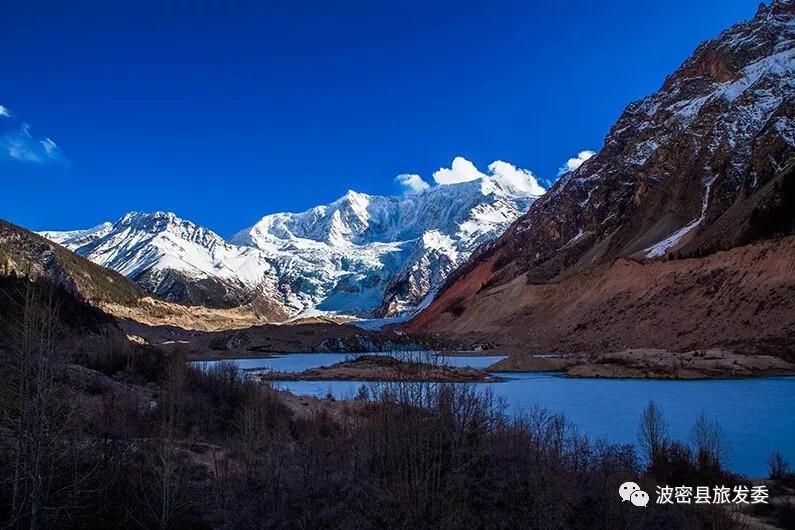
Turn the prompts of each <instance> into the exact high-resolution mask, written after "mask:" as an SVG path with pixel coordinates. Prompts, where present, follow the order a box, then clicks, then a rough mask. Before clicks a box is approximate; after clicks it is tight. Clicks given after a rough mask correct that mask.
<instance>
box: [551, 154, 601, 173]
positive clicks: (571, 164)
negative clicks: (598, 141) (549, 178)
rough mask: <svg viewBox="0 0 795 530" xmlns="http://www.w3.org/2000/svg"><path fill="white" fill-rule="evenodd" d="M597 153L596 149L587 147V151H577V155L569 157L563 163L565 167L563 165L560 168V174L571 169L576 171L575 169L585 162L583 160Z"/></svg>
mask: <svg viewBox="0 0 795 530" xmlns="http://www.w3.org/2000/svg"><path fill="white" fill-rule="evenodd" d="M595 154H596V153H595V152H594V151H590V150H588V149H586V150H585V151H580V152H579V153H577V156H576V157H574V158H569V159H568V160H567V161H566V163H565V164H563V167H561V168H560V169H559V170H558V176H561V175H563V174H564V173H568V172H570V171H574V170H575V169H577V168H578V167H580V166H581V165H582V164H583V162H585V161H586V160H588V159H589V158H591V157H592V156H593V155H595Z"/></svg>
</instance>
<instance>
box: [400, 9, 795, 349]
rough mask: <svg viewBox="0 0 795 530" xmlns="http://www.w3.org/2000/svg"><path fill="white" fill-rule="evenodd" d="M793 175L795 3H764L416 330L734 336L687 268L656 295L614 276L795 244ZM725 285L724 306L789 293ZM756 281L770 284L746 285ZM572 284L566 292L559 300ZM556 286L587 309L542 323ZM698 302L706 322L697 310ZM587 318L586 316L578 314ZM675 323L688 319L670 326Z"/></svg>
mask: <svg viewBox="0 0 795 530" xmlns="http://www.w3.org/2000/svg"><path fill="white" fill-rule="evenodd" d="M793 168H795V0H773V2H771V3H770V5H765V4H761V5H760V6H759V8H758V10H757V12H756V14H755V16H754V17H753V18H752V19H750V20H748V21H745V22H740V23H738V24H735V25H734V26H732V27H730V28H729V29H727V30H725V31H723V32H722V33H721V34H720V35H718V36H717V37H716V38H715V39H713V40H709V41H706V42H704V43H702V44H701V45H699V46H698V48H697V49H696V50H695V51H694V53H693V55H692V56H691V57H690V58H688V59H687V60H686V61H685V62H684V63H683V64H682V65H681V66H680V67H679V68H678V69H677V70H676V71H675V72H674V73H672V74H671V75H670V76H668V78H667V79H665V81H664V82H663V83H662V86H661V88H660V89H659V90H658V91H657V92H655V93H653V94H651V95H649V96H648V97H646V98H644V99H642V100H640V101H637V102H634V103H630V104H629V105H628V106H627V107H626V109H625V110H624V112H623V113H622V115H621V116H620V118H619V120H618V121H617V122H616V123H615V124H614V125H613V127H612V129H611V130H610V132H609V134H608V135H607V137H606V139H605V143H604V145H603V147H602V149H601V150H600V151H599V153H598V154H596V155H595V156H593V157H592V158H590V159H588V160H587V161H585V162H584V163H582V165H580V166H579V167H578V168H577V169H575V170H574V171H572V172H570V173H568V174H566V175H565V176H564V177H562V178H561V179H560V180H559V181H558V182H557V183H556V184H555V185H554V186H553V187H552V188H551V189H550V191H549V192H548V193H546V194H545V195H544V196H543V197H542V198H540V199H539V200H538V201H536V202H535V203H534V204H533V205H532V206H531V207H530V209H529V211H528V212H527V214H525V215H523V216H521V217H520V218H519V219H518V220H517V221H516V222H514V223H513V224H512V225H511V226H510V228H508V230H507V231H506V232H505V233H504V234H503V235H502V236H501V237H500V238H498V239H495V240H493V241H492V242H490V243H488V244H487V245H484V246H482V247H480V248H479V249H478V250H477V251H476V252H475V253H474V254H473V255H472V257H471V258H470V260H469V261H468V262H467V263H466V264H465V265H464V266H462V267H460V268H459V269H457V270H456V271H455V272H453V273H452V274H451V276H450V278H449V279H448V281H447V282H446V283H445V289H444V290H443V291H442V292H440V293H438V295H437V297H436V298H435V299H434V301H433V303H432V304H430V305H429V306H428V307H427V308H426V309H425V310H424V311H423V312H422V313H420V314H419V315H418V316H417V317H416V319H415V320H414V322H413V324H412V325H411V326H409V329H412V330H414V331H419V330H422V331H433V332H451V333H454V332H458V333H462V334H464V333H467V334H472V335H474V334H476V333H478V332H480V331H485V332H486V333H492V334H493V333H494V330H495V329H498V330H500V333H502V334H503V335H506V336H507V335H508V333H514V334H515V335H514V340H516V341H517V342H521V343H522V344H527V343H528V342H529V341H528V340H527V337H528V334H529V332H528V330H532V333H536V334H537V335H536V337H535V338H534V340H535V341H536V343H540V341H541V340H550V339H549V338H550V337H553V338H554V339H555V340H557V341H558V344H560V343H562V341H565V340H568V338H567V337H568V336H569V335H572V336H574V335H577V333H573V332H572V331H576V332H579V333H580V334H581V335H582V334H583V333H584V330H589V333H593V335H592V337H593V339H592V340H593V343H594V344H597V345H604V344H613V345H616V346H619V347H622V348H623V347H628V346H629V345H630V344H634V345H636V346H637V345H642V346H648V345H649V341H650V338H649V337H644V336H643V334H644V333H648V330H649V328H646V327H643V326H635V325H633V323H631V322H628V321H627V320H625V318H624V317H625V316H628V315H647V314H651V315H654V317H653V318H654V319H656V320H654V319H652V318H651V317H649V318H648V319H647V320H646V321H644V322H643V325H644V326H645V325H649V323H652V324H653V325H652V327H653V326H654V325H658V326H659V328H660V329H655V330H654V331H655V332H658V331H659V332H658V333H656V334H657V335H658V336H659V337H663V336H664V334H663V332H662V328H665V327H666V325H667V328H668V330H669V331H670V330H671V329H673V328H674V327H676V326H679V327H678V328H677V329H676V331H675V332H671V333H670V336H672V337H674V338H671V339H669V342H667V343H663V342H661V341H660V342H658V343H657V344H658V346H655V347H662V346H659V345H660V344H664V347H673V346H671V345H674V344H678V345H677V346H676V347H684V346H687V347H692V346H693V345H698V346H699V347H700V346H703V345H704V344H705V343H706V344H709V342H708V340H711V339H707V340H704V339H703V338H698V339H697V340H696V339H692V338H693V337H695V336H696V335H697V333H696V332H697V330H698V329H702V328H703V329H706V330H710V329H713V330H714V329H722V327H724V326H725V323H726V321H727V318H729V319H731V318H734V316H733V315H729V316H728V317H727V318H724V317H723V316H722V315H721V313H718V312H714V311H713V309H714V308H713V307H712V306H711V305H709V304H708V303H704V300H710V296H711V293H710V292H709V290H708V293H707V295H706V296H705V298H702V299H700V300H699V298H698V296H695V295H694V293H695V292H696V291H697V289H692V290H689V289H685V288H683V287H682V286H681V281H682V278H685V277H687V276H688V274H687V267H686V264H685V265H682V264H680V263H673V264H672V265H671V267H672V268H673V267H676V266H681V268H682V269H684V273H683V274H682V276H681V277H676V276H672V277H668V278H665V280H663V281H660V282H659V283H658V284H653V285H654V287H653V288H650V290H649V291H648V292H645V291H644V289H645V288H646V287H649V286H650V285H652V284H650V283H647V281H650V280H648V278H646V277H645V276H643V274H645V273H638V276H637V277H636V278H634V279H635V280H637V279H638V278H642V280H639V281H636V282H635V284H631V280H632V278H628V281H630V284H624V285H621V284H620V283H619V282H614V283H613V284H610V282H609V281H608V280H606V279H605V278H609V277H611V275H613V277H615V278H620V277H621V276H622V274H621V273H619V272H616V271H618V270H620V267H622V266H623V265H626V264H628V263H629V264H633V263H638V262H640V263H645V262H647V261H652V262H655V263H651V264H650V265H649V266H648V268H647V270H650V269H653V268H654V267H657V266H658V264H657V263H656V261H659V260H661V259H666V260H671V261H679V260H680V259H681V258H693V259H694V260H697V259H702V258H704V257H705V256H710V255H712V254H714V253H716V252H718V251H731V250H733V249H736V248H738V247H743V246H746V245H747V244H748V243H751V242H755V241H760V240H764V239H767V238H773V237H780V236H786V235H790V234H792V230H793V229H792V227H793V226H795V225H793V224H792V218H793V217H792V216H793V213H792V212H793V208H792V201H793V196H794V195H793V191H792V190H793V176H792V175H793V171H794V169H793ZM775 248H776V249H777V250H776V252H781V255H780V256H779V259H780V262H781V263H788V264H790V265H791V264H792V263H793V261H792V257H791V255H789V254H788V253H789V252H790V250H789V249H788V248H787V247H786V246H777V247H775ZM772 252H773V251H772V250H771V251H770V253H771V254H770V255H769V256H768V258H767V259H771V258H772ZM619 258H627V259H624V260H621V259H619ZM727 261H728V260H727ZM735 266H736V267H738V269H737V270H735V271H734V272H735V273H736V276H737V277H744V275H745V273H746V272H747V270H748V269H745V270H743V269H742V267H749V265H748V264H746V263H745V262H743V261H742V260H739V259H738V260H737V264H736V265H735ZM629 268H630V267H626V269H627V270H628V269H629ZM726 270H727V271H728V270H729V269H728V265H727V268H726ZM786 270H789V271H791V267H790V269H786ZM722 272H723V271H720V270H716V271H714V275H715V276H713V277H718V278H722V279H721V281H720V282H719V283H718V285H719V288H720V289H721V293H722V296H721V297H720V298H717V299H716V303H715V306H720V305H723V304H724V303H725V302H724V301H726V300H733V301H734V302H735V303H736V302H737V300H745V299H746V297H747V299H748V300H751V299H753V298H752V297H753V296H760V297H762V299H763V300H764V299H765V298H764V297H766V296H768V297H770V298H771V299H777V298H778V295H773V294H772V293H773V292H775V289H779V288H780V289H781V292H784V285H785V284H786V283H785V282H781V280H779V279H769V280H768V281H769V282H770V283H769V284H765V283H764V282H763V281H760V285H755V286H753V287H751V285H753V284H745V283H743V282H740V281H738V280H734V281H729V280H728V279H724V278H723V276H721V274H722ZM752 276H753V277H756V276H760V274H759V273H757V272H748V277H752ZM762 276H763V277H764V278H762V279H765V278H768V277H767V275H766V274H765V275H762ZM790 278H791V273H790ZM621 279H623V278H621ZM707 279H709V278H707ZM577 282H579V283H577ZM589 282H592V283H589ZM564 284H565V285H567V286H568V287H567V289H568V290H566V289H563V287H560V286H562V285H564ZM509 286H510V287H509ZM551 286H555V287H556V288H561V289H563V290H564V291H565V292H566V293H567V296H572V297H573V298H574V299H575V300H578V303H579V306H578V307H577V306H574V305H571V306H566V307H562V306H565V300H561V301H560V302H561V307H558V308H556V311H554V313H555V315H556V319H555V320H554V322H549V321H547V322H546V323H545V322H544V318H545V316H546V315H549V314H550V311H549V310H548V309H546V308H544V307H543V302H544V301H545V300H547V298H546V297H547V296H550V294H549V293H551V292H553V290H554V289H553V287H551ZM594 286H598V288H597V287H594ZM741 286H742V288H745V289H748V292H747V293H744V292H743V291H742V290H740V287H741ZM724 288H725V290H724ZM611 289H612V290H611ZM666 289H667V290H666ZM754 289H756V291H755V292H754ZM759 289H770V291H767V290H761V291H760V290H759ZM717 290H718V287H715V290H714V291H712V292H717ZM663 293H665V295H664V294H663ZM763 293H768V294H763ZM635 294H637V298H633V297H634V296H635ZM627 300H631V301H632V303H631V304H629V303H628V306H629V308H631V310H627V314H628V315H622V317H621V318H615V314H616V313H615V310H616V306H617V304H620V303H622V301H627ZM718 300H720V301H719V302H718ZM601 302H604V305H599V304H600V303H601ZM589 303H590V304H591V305H588V304H589ZM701 303H704V305H705V306H707V307H708V309H707V310H701V312H699V309H698V308H699V304H701ZM666 304H670V306H666ZM746 305H747V306H750V307H755V306H754V305H753V304H751V303H750V302H747V303H744V304H742V306H743V307H744V306H746ZM766 306H767V302H760V304H759V308H758V309H757V313H758V314H760V315H764V314H765V312H764V311H761V308H763V307H764V308H766V309H767V307H766ZM582 307H587V308H589V310H588V311H587V312H585V313H578V311H580V308H582ZM732 307H734V306H732ZM671 308H674V309H671ZM646 310H648V312H646V313H644V311H646ZM671 311H675V312H677V313H679V314H686V315H688V318H684V319H680V320H674V321H666V320H665V318H666V317H665V316H664V315H665V314H666V313H670V312H671ZM734 313H735V314H738V313H737V311H734ZM599 315H604V318H603V319H602V320H599V318H600V317H599ZM716 315H717V316H716ZM790 316H791V314H790ZM753 318H756V317H754V316H752V317H749V318H748V319H744V320H741V321H734V320H729V321H731V322H732V323H733V326H732V327H733V328H735V329H734V330H729V331H727V334H726V336H727V337H728V336H729V335H732V334H734V333H735V332H736V330H738V329H740V328H742V327H743V326H746V325H747V324H748V323H749V322H752V319H753ZM708 321H711V322H712V323H711V324H707V323H706V322H708ZM661 322H665V323H666V325H660V323H661ZM694 322H697V323H698V325H693V323H694ZM508 323H510V324H508ZM544 326H546V327H544ZM761 327H762V326H757V329H759V328H761ZM506 330H509V331H506ZM748 331H749V334H751V333H752V332H753V329H749V330H748ZM636 332H637V333H638V335H637V336H633V335H632V334H633V333H636ZM719 335H720V334H716V335H715V336H719ZM540 336H543V338H542V339H539V338H538V337H540ZM734 336H737V335H734ZM492 337H493V335H492V336H491V337H490V339H491V338H492ZM627 337H632V341H634V342H632V341H630V340H629V339H628V338H627ZM684 337H690V338H691V339H692V342H686V340H685V339H684ZM622 338H623V339H626V340H624V341H623V342H622ZM712 339H714V337H712ZM661 340H662V339H661ZM677 341H678V342H677ZM790 342H791V340H790ZM569 344H572V341H570V342H569ZM573 347H575V348H580V347H583V346H581V345H579V344H577V345H575V346H573ZM589 347H590V346H589ZM677 351H679V350H677ZM681 351H685V350H681Z"/></svg>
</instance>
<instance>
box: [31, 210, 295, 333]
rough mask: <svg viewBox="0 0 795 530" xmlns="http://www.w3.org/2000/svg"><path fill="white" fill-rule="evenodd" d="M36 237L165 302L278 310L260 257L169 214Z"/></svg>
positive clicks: (131, 216)
mask: <svg viewBox="0 0 795 530" xmlns="http://www.w3.org/2000/svg"><path fill="white" fill-rule="evenodd" d="M41 235H43V236H45V237H47V238H49V239H51V240H52V241H55V242H56V243H59V244H61V245H63V246H65V247H66V248H69V249H70V250H73V251H74V252H75V253H77V254H79V255H81V256H84V257H86V258H88V259H90V260H91V261H93V262H94V263H98V264H100V265H103V266H105V267H108V268H110V269H113V270H115V271H117V272H120V273H122V274H124V275H125V276H127V277H128V278H130V279H132V280H133V281H135V282H136V283H138V284H139V285H140V286H142V287H143V288H144V289H145V290H146V291H147V292H149V293H152V294H154V295H157V296H160V297H162V298H165V299H168V300H174V301H180V302H184V303H188V304H193V305H206V306H208V307H234V306H239V305H244V304H253V305H255V306H256V307H257V308H258V309H261V310H264V309H271V310H272V309H273V308H274V307H278V304H274V303H273V301H275V300H277V299H278V296H277V295H276V293H275V290H274V286H275V277H274V275H273V270H272V268H271V267H270V265H269V264H268V260H267V259H266V257H265V256H264V255H263V254H262V253H261V252H259V251H258V250H257V249H254V248H250V247H237V246H234V245H230V244H228V243H227V242H226V241H224V240H223V238H221V237H220V236H219V235H217V234H215V233H214V232H212V231H211V230H208V229H206V228H202V227H200V226H197V225H195V224H194V223H191V222H190V221H184V220H182V219H180V218H178V217H176V216H175V215H174V214H172V213H164V212H156V213H151V214H145V213H137V212H132V213H128V214H126V215H125V216H124V217H122V218H121V219H119V220H118V221H116V222H115V223H103V224H101V225H99V226H97V227H94V228H91V229H88V230H77V231H73V232H41ZM281 313H282V312H281V311H278V310H277V311H276V312H275V314H274V315H270V316H271V317H274V318H278V317H280V316H282V315H281Z"/></svg>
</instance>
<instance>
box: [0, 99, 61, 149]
mask: <svg viewBox="0 0 795 530" xmlns="http://www.w3.org/2000/svg"><path fill="white" fill-rule="evenodd" d="M0 117H1V118H3V120H2V121H0V158H9V159H12V160H17V161H19V162H27V163H31V164H50V163H60V164H63V163H66V157H64V155H63V152H62V151H61V149H60V148H59V147H58V145H57V144H56V143H55V142H54V141H53V140H52V139H51V138H48V137H46V136H45V137H37V136H34V135H33V133H32V130H31V126H30V124H29V123H27V122H24V121H22V122H20V121H18V120H16V119H15V117H14V116H13V115H12V114H11V112H10V111H9V110H8V108H7V107H4V106H2V105H0Z"/></svg>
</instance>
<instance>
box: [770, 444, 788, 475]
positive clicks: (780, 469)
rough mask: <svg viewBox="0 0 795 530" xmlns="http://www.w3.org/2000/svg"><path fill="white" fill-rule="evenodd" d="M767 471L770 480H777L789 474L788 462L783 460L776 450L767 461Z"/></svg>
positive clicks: (782, 456)
mask: <svg viewBox="0 0 795 530" xmlns="http://www.w3.org/2000/svg"><path fill="white" fill-rule="evenodd" d="M767 470H768V474H769V476H770V478H771V479H774V480H777V479H781V478H784V477H786V476H787V475H788V474H789V462H787V461H786V460H785V459H784V455H782V454H781V452H780V451H779V450H778V449H777V450H775V451H773V452H772V453H770V456H769V457H768V459H767Z"/></svg>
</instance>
